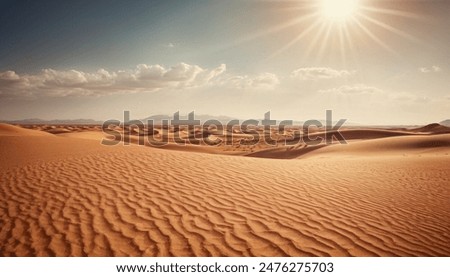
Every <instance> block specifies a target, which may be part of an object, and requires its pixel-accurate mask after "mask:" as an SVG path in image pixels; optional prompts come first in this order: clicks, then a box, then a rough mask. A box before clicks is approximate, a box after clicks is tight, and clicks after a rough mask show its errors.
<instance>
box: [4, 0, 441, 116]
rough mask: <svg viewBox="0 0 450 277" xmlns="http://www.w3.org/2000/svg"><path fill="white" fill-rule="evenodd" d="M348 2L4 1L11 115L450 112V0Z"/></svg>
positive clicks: (6, 85)
mask: <svg viewBox="0 0 450 277" xmlns="http://www.w3.org/2000/svg"><path fill="white" fill-rule="evenodd" d="M345 1H347V2H348V1H355V3H357V6H355V7H356V8H355V10H354V11H352V12H351V13H350V12H349V14H348V15H346V17H345V18H339V20H336V18H329V16H327V15H325V14H324V6H323V5H324V4H323V2H322V0H317V1H315V0H286V1H283V0H280V1H277V0H270V1H269V0H267V1H264V0H229V1H219V0H184V1H176V0H172V1H170V0H166V1H1V2H0V37H1V38H2V39H1V41H0V119H23V118H31V117H38V118H43V119H56V118H59V119H68V118H93V119H100V120H106V119H110V118H120V117H121V115H122V113H123V110H130V111H131V114H132V116H134V117H136V118H144V117H146V116H148V115H151V114H161V113H162V114H172V113H174V112H176V111H180V112H181V113H188V112H190V111H196V112H197V113H200V114H212V115H228V116H235V117H240V118H244V117H257V118H260V117H262V115H263V114H264V113H265V112H267V111H269V110H270V111H272V115H273V116H274V117H276V118H288V119H296V120H304V119H310V118H322V117H324V115H325V110H326V109H332V110H333V111H334V113H335V115H336V116H339V117H342V118H347V119H349V120H350V121H353V122H361V123H368V124H424V123H429V122H435V121H440V120H443V119H446V118H448V117H450V115H449V114H448V110H450V109H449V108H450V92H449V88H450V78H448V77H449V70H450V52H449V48H448V46H449V45H450V35H449V34H448V30H447V29H448V26H450V19H449V18H448V14H449V12H450V1H437V0H436V1H434V0H429V1H419V0H392V1H382V0H378V1H375V0H359V1H357V0H345ZM345 1H344V2H345Z"/></svg>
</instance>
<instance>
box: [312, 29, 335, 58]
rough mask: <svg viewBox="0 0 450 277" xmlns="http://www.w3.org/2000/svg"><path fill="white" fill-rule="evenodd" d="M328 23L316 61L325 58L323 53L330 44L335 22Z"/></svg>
mask: <svg viewBox="0 0 450 277" xmlns="http://www.w3.org/2000/svg"><path fill="white" fill-rule="evenodd" d="M326 25H327V30H326V31H325V35H324V37H323V38H322V43H321V45H320V48H319V51H318V53H317V59H318V60H316V62H318V61H320V60H321V59H323V53H324V52H325V49H326V47H327V45H328V40H329V39H330V34H331V29H332V27H333V24H331V23H330V22H327V23H326Z"/></svg>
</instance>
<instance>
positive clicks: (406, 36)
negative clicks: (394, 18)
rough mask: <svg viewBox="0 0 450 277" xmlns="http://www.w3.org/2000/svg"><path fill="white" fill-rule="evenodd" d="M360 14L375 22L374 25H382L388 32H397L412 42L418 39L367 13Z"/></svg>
mask: <svg viewBox="0 0 450 277" xmlns="http://www.w3.org/2000/svg"><path fill="white" fill-rule="evenodd" d="M360 16H361V17H362V18H364V19H366V20H367V21H370V22H372V23H373V24H375V25H377V26H380V27H382V28H384V29H386V30H388V31H390V32H392V33H394V34H397V35H399V36H402V37H404V38H406V39H409V40H411V41H414V42H419V41H418V39H416V38H415V37H413V36H411V35H410V34H407V33H405V32H403V31H401V30H399V29H396V28H394V27H392V26H391V25H388V24H386V23H383V22H381V21H379V20H376V19H374V18H372V17H370V16H367V15H365V14H360Z"/></svg>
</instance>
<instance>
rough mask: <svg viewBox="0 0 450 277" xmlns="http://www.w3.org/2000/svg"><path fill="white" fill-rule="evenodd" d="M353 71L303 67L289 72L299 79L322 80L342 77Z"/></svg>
mask: <svg viewBox="0 0 450 277" xmlns="http://www.w3.org/2000/svg"><path fill="white" fill-rule="evenodd" d="M353 73H354V72H350V71H347V70H336V69H332V68H329V67H304V68H299V69H297V70H294V71H293V72H292V73H291V77H293V78H298V79H300V80H311V81H316V80H323V79H336V78H344V77H348V76H350V75H352V74H353Z"/></svg>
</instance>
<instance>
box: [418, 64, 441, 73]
mask: <svg viewBox="0 0 450 277" xmlns="http://www.w3.org/2000/svg"><path fill="white" fill-rule="evenodd" d="M419 71H420V72H422V73H431V72H434V73H437V72H441V71H442V68H441V67H439V66H437V65H433V66H431V67H421V68H419Z"/></svg>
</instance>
